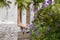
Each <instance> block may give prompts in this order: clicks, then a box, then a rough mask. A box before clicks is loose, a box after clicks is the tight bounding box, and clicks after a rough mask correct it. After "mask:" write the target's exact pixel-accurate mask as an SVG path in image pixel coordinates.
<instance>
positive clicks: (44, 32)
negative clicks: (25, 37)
mask: <svg viewBox="0 0 60 40" xmlns="http://www.w3.org/2000/svg"><path fill="white" fill-rule="evenodd" d="M52 4H53V5H52ZM59 5H60V3H59V0H55V4H54V3H52V1H51V0H49V1H47V3H44V4H43V6H44V7H42V8H41V9H40V10H39V11H37V13H36V14H35V17H34V21H33V22H32V23H33V24H31V25H30V29H31V40H60V9H59V7H60V6H59ZM58 6H59V7H58Z"/></svg>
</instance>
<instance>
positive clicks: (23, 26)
mask: <svg viewBox="0 0 60 40" xmlns="http://www.w3.org/2000/svg"><path fill="white" fill-rule="evenodd" d="M18 26H20V27H22V28H27V25H24V24H21V23H20V24H18Z"/></svg>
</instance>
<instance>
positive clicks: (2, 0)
mask: <svg viewBox="0 0 60 40" xmlns="http://www.w3.org/2000/svg"><path fill="white" fill-rule="evenodd" d="M9 3H11V2H10V1H6V0H0V7H3V6H9Z"/></svg>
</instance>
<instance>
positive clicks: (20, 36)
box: [18, 32, 30, 40]
mask: <svg viewBox="0 0 60 40" xmlns="http://www.w3.org/2000/svg"><path fill="white" fill-rule="evenodd" d="M29 38H30V35H29V33H24V34H23V33H22V32H18V40H29Z"/></svg>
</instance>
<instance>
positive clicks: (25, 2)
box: [16, 0, 32, 8]
mask: <svg viewBox="0 0 60 40" xmlns="http://www.w3.org/2000/svg"><path fill="white" fill-rule="evenodd" d="M31 2H32V0H16V3H17V4H18V5H19V7H25V8H27V7H28V6H29V4H30V3H31Z"/></svg>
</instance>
